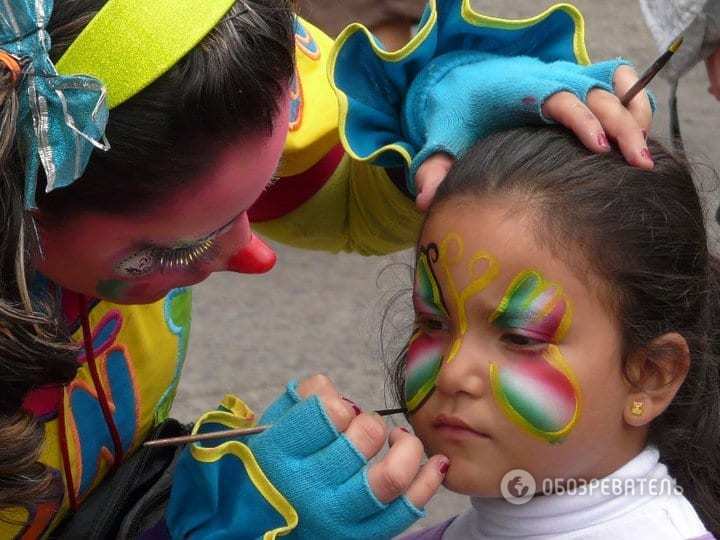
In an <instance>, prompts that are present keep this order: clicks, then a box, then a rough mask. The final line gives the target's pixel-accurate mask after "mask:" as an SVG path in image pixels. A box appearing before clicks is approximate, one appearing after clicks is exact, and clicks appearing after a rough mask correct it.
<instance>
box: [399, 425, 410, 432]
mask: <svg viewBox="0 0 720 540" xmlns="http://www.w3.org/2000/svg"><path fill="white" fill-rule="evenodd" d="M400 429H402V430H403V431H404V432H405V433H410V432H409V431H408V430H407V428H404V427H402V426H400Z"/></svg>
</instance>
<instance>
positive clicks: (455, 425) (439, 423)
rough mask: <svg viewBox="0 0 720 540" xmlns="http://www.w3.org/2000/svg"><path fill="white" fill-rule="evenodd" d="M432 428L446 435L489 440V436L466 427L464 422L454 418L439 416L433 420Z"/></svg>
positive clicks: (466, 424) (468, 426)
mask: <svg viewBox="0 0 720 540" xmlns="http://www.w3.org/2000/svg"><path fill="white" fill-rule="evenodd" d="M433 427H434V428H435V429H437V430H440V431H442V432H443V433H444V434H446V435H456V436H468V435H469V436H474V437H484V438H490V435H488V434H487V433H484V432H482V431H478V430H477V429H474V428H472V427H470V425H468V423H467V422H465V421H464V420H462V419H460V418H458V417H456V416H447V415H444V414H439V415H437V416H436V417H435V420H433Z"/></svg>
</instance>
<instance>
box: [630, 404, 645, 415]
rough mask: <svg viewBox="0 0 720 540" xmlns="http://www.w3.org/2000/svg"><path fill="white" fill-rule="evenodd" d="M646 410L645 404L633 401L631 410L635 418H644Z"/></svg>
mask: <svg viewBox="0 0 720 540" xmlns="http://www.w3.org/2000/svg"><path fill="white" fill-rule="evenodd" d="M644 408H645V403H643V402H642V401H635V400H633V404H632V408H631V409H630V414H632V415H634V416H642V414H643V409H644Z"/></svg>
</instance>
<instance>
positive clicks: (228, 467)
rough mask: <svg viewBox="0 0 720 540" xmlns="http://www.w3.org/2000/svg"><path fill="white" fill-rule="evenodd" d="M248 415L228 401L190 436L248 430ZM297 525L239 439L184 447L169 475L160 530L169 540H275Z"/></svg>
mask: <svg viewBox="0 0 720 540" xmlns="http://www.w3.org/2000/svg"><path fill="white" fill-rule="evenodd" d="M252 423H253V415H252V412H251V411H250V410H249V409H247V407H245V405H244V403H242V402H240V401H239V400H236V399H234V398H231V397H228V398H226V400H225V401H224V402H223V405H221V407H220V409H219V410H217V411H212V412H210V413H207V414H205V415H203V416H202V417H201V418H200V420H199V421H198V422H197V423H196V425H195V429H194V430H193V433H207V432H214V431H220V430H227V429H235V428H242V427H250V425H252ZM296 525H297V513H296V512H295V509H294V508H293V507H292V505H291V504H290V503H289V502H288V501H287V499H286V498H285V497H284V496H283V495H282V494H281V493H280V492H279V491H278V490H277V489H276V488H275V486H274V485H273V484H272V482H271V481H270V480H269V479H268V477H267V476H266V474H265V473H264V471H263V469H262V467H261V466H260V465H259V464H258V462H257V460H256V458H255V456H254V455H253V452H252V450H250V448H249V447H248V446H247V444H246V440H243V439H240V438H238V439H217V440H212V441H206V442H204V443H201V442H198V443H194V444H191V445H188V446H187V447H186V448H185V449H184V450H183V452H182V454H181V456H180V458H179V460H178V463H177V467H176V469H175V472H174V476H173V484H172V490H171V494H170V501H169V503H168V507H167V509H166V512H165V526H166V528H167V530H168V532H169V534H170V537H171V538H173V539H186V538H188V539H189V538H193V539H194V538H203V539H210V540H221V539H227V540H230V539H235V540H255V539H261V538H262V539H268V540H269V539H274V538H276V537H278V535H285V534H287V533H289V532H290V531H291V530H292V529H293V528H294V527H295V526H296Z"/></svg>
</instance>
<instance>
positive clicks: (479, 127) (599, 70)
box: [330, 0, 627, 193]
mask: <svg viewBox="0 0 720 540" xmlns="http://www.w3.org/2000/svg"><path fill="white" fill-rule="evenodd" d="M589 62H590V61H589V58H588V55H587V51H586V50H585V45H584V25H583V19H582V16H581V14H580V13H579V12H578V11H577V9H575V8H574V7H573V6H570V5H568V4H561V5H558V6H554V7H552V8H550V9H548V10H547V11H546V12H544V13H542V14H540V15H538V16H537V17H534V18H532V19H526V20H521V21H511V20H505V19H497V18H493V17H485V16H483V15H480V14H478V13H476V12H474V11H473V10H472V8H471V6H470V0H431V1H430V4H429V6H428V9H427V10H426V12H425V15H424V17H423V21H422V22H421V27H420V30H419V32H418V34H417V35H416V36H415V37H414V38H413V40H412V41H411V42H410V43H409V44H408V45H407V46H406V47H404V48H403V49H401V50H400V51H396V52H387V51H385V50H384V49H383V48H382V46H381V45H380V44H379V42H378V41H377V40H376V39H375V38H374V37H373V36H372V34H370V33H369V32H368V31H367V30H366V29H364V28H363V27H362V26H360V25H353V26H351V27H349V28H347V29H346V30H345V31H344V32H343V33H342V34H341V36H340V37H339V38H338V41H337V45H336V48H335V50H334V52H333V56H332V58H331V75H330V76H331V83H332V84H333V86H334V87H335V90H336V93H337V94H338V99H339V102H340V113H341V119H340V136H341V140H342V142H343V144H344V146H345V148H346V150H347V151H348V153H349V154H350V155H352V156H353V157H355V158H356V159H360V160H365V161H373V162H374V163H376V164H378V165H380V166H383V167H393V166H407V167H409V174H408V190H409V191H410V192H411V193H415V185H414V176H415V172H416V171H417V169H418V167H419V166H420V165H421V164H422V162H423V161H424V160H425V159H426V158H427V157H429V156H430V155H431V154H433V153H435V152H446V153H448V154H450V155H452V156H453V157H455V158H459V157H461V156H462V155H463V153H464V152H465V151H467V150H468V149H469V148H470V147H471V146H472V145H473V144H474V143H475V142H476V141H477V140H478V139H481V138H482V137H485V136H487V135H489V134H490V133H493V132H496V131H500V130H503V129H509V128H512V127H517V126H520V125H527V124H533V123H542V122H548V120H547V119H546V118H544V117H543V114H542V106H543V104H544V102H545V101H546V100H547V99H548V98H549V97H551V96H552V95H554V94H556V93H557V92H561V91H567V92H571V93H572V94H574V95H575V96H577V97H578V98H579V99H580V100H582V101H585V100H586V99H587V95H588V93H589V91H590V90H592V89H594V88H601V89H604V90H608V91H612V90H613V85H612V81H613V76H614V73H615V70H616V69H617V67H618V66H620V65H622V64H625V63H627V62H625V61H624V60H622V59H615V60H610V61H607V62H602V63H598V64H594V65H588V64H589Z"/></svg>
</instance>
